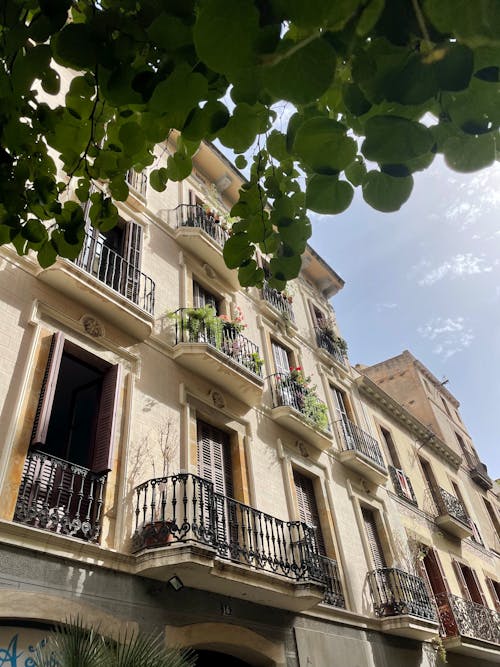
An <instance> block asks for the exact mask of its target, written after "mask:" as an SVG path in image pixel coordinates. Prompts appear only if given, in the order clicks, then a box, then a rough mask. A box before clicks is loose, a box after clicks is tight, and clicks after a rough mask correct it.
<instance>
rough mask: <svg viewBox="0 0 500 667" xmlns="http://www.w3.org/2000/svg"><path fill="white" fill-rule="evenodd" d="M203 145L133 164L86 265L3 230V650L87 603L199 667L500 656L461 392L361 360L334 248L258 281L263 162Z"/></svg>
mask: <svg viewBox="0 0 500 667" xmlns="http://www.w3.org/2000/svg"><path fill="white" fill-rule="evenodd" d="M159 159H162V158H159ZM194 164H195V169H194V171H193V174H192V175H191V177H190V178H189V179H188V180H186V181H184V182H182V183H169V185H168V187H167V190H166V191H165V192H163V193H158V192H155V191H154V190H151V189H150V188H149V186H148V183H147V178H145V177H144V176H142V175H140V174H135V173H134V172H131V173H130V178H129V184H130V194H129V197H128V199H127V201H126V202H124V203H119V204H117V205H118V207H119V211H120V223H119V225H118V226H117V227H116V228H115V229H113V230H111V232H107V233H101V232H98V231H97V230H95V229H93V228H92V226H91V225H90V224H89V225H88V228H87V230H86V235H85V240H84V245H83V249H82V252H81V254H80V255H79V257H78V258H77V259H76V260H75V261H74V262H71V261H69V260H64V259H58V260H57V262H56V264H55V265H54V266H52V267H50V268H48V269H46V270H41V269H40V267H39V266H38V265H37V263H36V261H35V260H34V259H33V258H32V257H30V256H27V257H18V256H17V255H16V254H15V253H14V252H13V251H11V250H10V249H8V248H3V249H2V254H1V259H0V261H1V272H0V281H1V292H0V293H1V294H2V301H1V306H0V307H1V309H2V317H1V319H0V321H1V323H2V333H3V336H2V340H1V345H2V356H1V359H2V364H1V370H2V373H1V376H0V378H1V379H0V395H1V402H0V403H1V405H2V414H1V419H0V432H1V441H2V448H1V450H0V493H1V496H0V497H1V498H2V503H1V506H0V563H1V568H0V626H1V627H0V657H2V658H3V659H4V663H3V664H9V665H10V664H12V665H26V666H27V665H29V664H30V663H29V660H30V659H31V654H32V649H33V647H34V645H35V644H36V642H37V641H40V639H41V638H43V636H44V633H46V631H47V628H48V627H50V625H51V624H53V623H55V622H64V620H66V619H67V618H68V617H70V616H75V615H77V614H80V615H81V616H83V617H84V618H85V619H89V620H92V621H93V622H98V623H100V625H101V628H102V629H103V630H104V631H105V632H107V633H109V634H110V635H115V634H116V633H117V632H118V631H119V629H120V628H123V627H124V626H129V627H132V628H143V629H150V628H152V627H154V628H157V629H158V630H161V631H164V632H165V637H166V641H167V642H168V643H170V644H177V645H182V646H190V647H193V648H194V649H196V650H197V651H198V653H199V664H200V665H203V664H205V663H206V664H212V663H213V661H214V660H217V661H218V663H219V664H221V665H226V664H228V665H276V666H285V665H286V666H287V667H296V666H300V667H305V666H306V665H314V666H315V667H323V666H324V667H326V666H327V665H328V666H329V665H339V666H340V665H348V666H349V667H358V666H359V667H364V666H367V667H368V666H369V667H375V666H376V667H380V666H382V665H399V664H403V663H405V664H406V663H408V664H409V665H415V666H417V665H422V666H424V665H435V664H439V659H440V657H439V655H440V650H441V649H442V648H443V647H444V649H445V650H446V654H447V659H448V663H449V664H450V665H453V666H457V667H460V666H462V665H463V666H464V667H465V666H466V665H467V666H468V665H471V664H473V665H477V667H482V666H483V665H487V664H492V663H494V662H500V626H499V619H500V615H499V613H498V611H499V609H500V583H499V582H500V546H499V535H500V515H499V497H498V491H499V490H498V487H496V486H495V485H494V483H493V482H492V480H490V478H489V477H488V474H487V471H486V469H485V467H484V465H483V464H482V463H481V462H480V460H479V458H478V455H477V453H476V451H475V449H474V446H473V444H472V441H471V439H470V437H469V435H468V433H467V431H466V429H465V426H464V425H463V423H462V422H461V419H460V417H459V414H458V403H457V401H456V400H455V398H454V397H453V396H452V395H451V394H450V393H449V392H448V391H447V390H446V389H445V387H443V386H442V385H441V384H440V383H439V382H438V381H437V380H436V378H434V377H433V376H432V374H431V373H430V372H429V371H428V370H427V369H426V368H425V367H424V366H423V365H422V364H420V363H419V362H418V361H417V360H416V359H414V358H413V357H412V355H410V353H408V352H405V353H403V354H402V355H400V357H396V358H395V359H392V360H388V361H386V362H383V363H381V364H378V365H376V366H372V367H369V368H365V367H363V368H362V367H356V368H354V367H351V365H350V363H349V360H348V355H347V352H346V348H345V345H344V342H343V340H342V338H341V337H340V334H339V329H338V326H337V322H336V319H335V313H334V310H333V307H332V302H331V300H332V298H333V297H334V296H335V294H336V293H337V292H338V291H339V290H340V289H341V288H342V287H343V281H342V279H341V278H340V277H339V276H338V275H337V274H336V273H335V271H333V270H332V269H331V268H330V267H329V266H327V264H326V263H325V262H324V261H323V260H322V259H321V258H320V257H319V256H318V255H317V254H316V253H315V252H314V251H313V250H312V248H308V249H307V251H306V254H305V257H304V262H303V267H302V270H301V274H300V276H299V278H298V279H297V280H295V281H293V283H292V285H291V286H290V287H289V288H288V289H287V292H285V293H278V292H276V291H275V290H274V289H272V288H271V287H270V286H269V285H268V284H267V283H266V282H264V285H263V287H262V289H257V288H247V289H241V288H240V286H239V282H238V279H237V274H236V273H235V272H234V271H232V270H229V269H228V268H227V267H226V265H225V263H224V260H223V256H222V246H223V244H224V241H225V239H226V238H227V237H228V235H229V234H230V233H231V219H230V217H229V215H228V211H229V209H230V208H231V205H232V203H234V201H235V200H236V197H237V192H238V189H239V186H240V185H241V183H242V177H241V174H240V173H239V172H238V171H237V170H235V169H234V168H233V166H232V165H231V164H230V163H229V162H228V161H227V159H226V158H225V157H224V156H223V155H221V154H220V153H219V152H218V151H217V150H216V149H215V148H214V147H213V146H211V145H209V144H203V145H202V146H201V148H200V150H199V151H198V153H197V155H196V156H195V158H194ZM96 187H99V186H98V185H96ZM259 261H260V262H261V265H262V267H263V268H264V271H265V270H266V258H265V256H262V257H260V258H259ZM2 651H3V653H2ZM9 660H10V662H9Z"/></svg>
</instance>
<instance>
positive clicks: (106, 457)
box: [91, 364, 121, 472]
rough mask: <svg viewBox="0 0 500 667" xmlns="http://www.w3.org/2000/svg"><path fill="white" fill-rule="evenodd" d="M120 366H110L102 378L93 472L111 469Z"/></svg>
mask: <svg viewBox="0 0 500 667" xmlns="http://www.w3.org/2000/svg"><path fill="white" fill-rule="evenodd" d="M120 379H121V366H120V365H119V364H117V365H116V366H111V368H110V369H109V370H108V371H107V372H106V373H105V374H104V377H103V380H102V391H101V400H100V402H99V414H98V416H97V427H96V437H95V443H94V451H93V454H92V465H91V469H92V470H93V471H94V472H104V471H107V470H111V464H112V460H113V444H114V440H115V424H116V412H117V407H118V394H119V391H120V385H121V382H120Z"/></svg>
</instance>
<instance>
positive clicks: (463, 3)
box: [423, 0, 500, 46]
mask: <svg viewBox="0 0 500 667" xmlns="http://www.w3.org/2000/svg"><path fill="white" fill-rule="evenodd" d="M423 8H424V11H425V13H426V14H427V17H428V18H429V19H430V21H431V22H432V23H433V25H434V27H435V28H437V29H438V30H439V32H441V33H443V34H449V33H451V34H454V35H455V36H457V37H460V38H461V39H460V41H462V42H464V43H465V44H467V45H469V46H480V45H483V44H497V45H498V41H499V40H498V26H499V25H500V4H499V3H498V1H497V0H481V2H470V0H424V3H423Z"/></svg>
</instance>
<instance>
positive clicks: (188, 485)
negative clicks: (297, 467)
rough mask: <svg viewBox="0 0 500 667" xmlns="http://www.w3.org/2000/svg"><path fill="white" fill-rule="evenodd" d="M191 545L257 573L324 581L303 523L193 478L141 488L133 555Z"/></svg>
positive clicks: (312, 538)
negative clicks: (280, 515) (235, 497)
mask: <svg viewBox="0 0 500 667" xmlns="http://www.w3.org/2000/svg"><path fill="white" fill-rule="evenodd" d="M188 541H190V542H197V543H201V544H205V545H207V546H209V547H212V548H213V549H214V551H215V553H216V554H217V555H218V556H219V557H221V558H225V559H228V560H231V561H235V562H238V563H242V564H244V565H248V566H249V567H252V568H255V569H257V570H265V571H268V572H272V573H274V574H279V575H282V576H284V577H287V578H290V579H295V580H297V581H303V580H312V581H315V582H317V583H322V582H323V581H324V579H325V572H324V569H323V564H322V560H321V558H320V556H319V554H318V550H317V542H316V529H315V528H313V527H311V526H308V525H307V524H305V523H302V522H301V521H283V520H282V519H278V518H276V517H274V516H271V515H270V514H266V513H265V512H261V511H260V510H257V509H255V508H253V507H250V506H249V505H244V504H243V503H240V502H238V501H236V500H234V499H232V498H228V497H227V496H224V495H222V494H219V493H216V492H215V491H214V488H213V484H212V483H211V482H208V481H207V480H205V479H202V478H201V477H198V476H196V475H192V474H188V473H179V474H177V475H171V476H168V477H161V478H157V479H150V480H149V481H147V482H145V483H144V484H141V485H140V486H138V487H137V488H136V489H135V529H134V535H133V539H132V548H133V551H134V552H137V551H140V550H142V549H152V548H158V547H163V546H167V545H170V544H174V543H179V542H181V543H182V542H188Z"/></svg>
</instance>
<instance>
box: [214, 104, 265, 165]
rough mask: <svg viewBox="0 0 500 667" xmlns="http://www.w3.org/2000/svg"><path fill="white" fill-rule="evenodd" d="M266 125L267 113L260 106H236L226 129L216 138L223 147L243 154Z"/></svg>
mask: <svg viewBox="0 0 500 667" xmlns="http://www.w3.org/2000/svg"><path fill="white" fill-rule="evenodd" d="M268 124H269V116H268V112H267V110H266V108H265V107H264V106H263V105H262V104H256V105H254V106H250V105H249V104H244V103H243V104H238V106H237V107H235V109H234V111H233V115H232V117H231V118H230V119H229V122H228V124H227V125H226V127H224V128H223V129H222V130H221V131H220V132H219V133H218V138H219V140H220V141H221V142H222V143H223V144H224V146H227V147H228V148H232V149H233V150H234V151H236V152H237V153H244V152H245V151H246V150H248V149H249V148H250V146H251V145H252V144H253V142H254V141H255V139H256V137H257V135H258V134H259V133H261V132H264V131H265V130H266V129H267V126H268Z"/></svg>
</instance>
